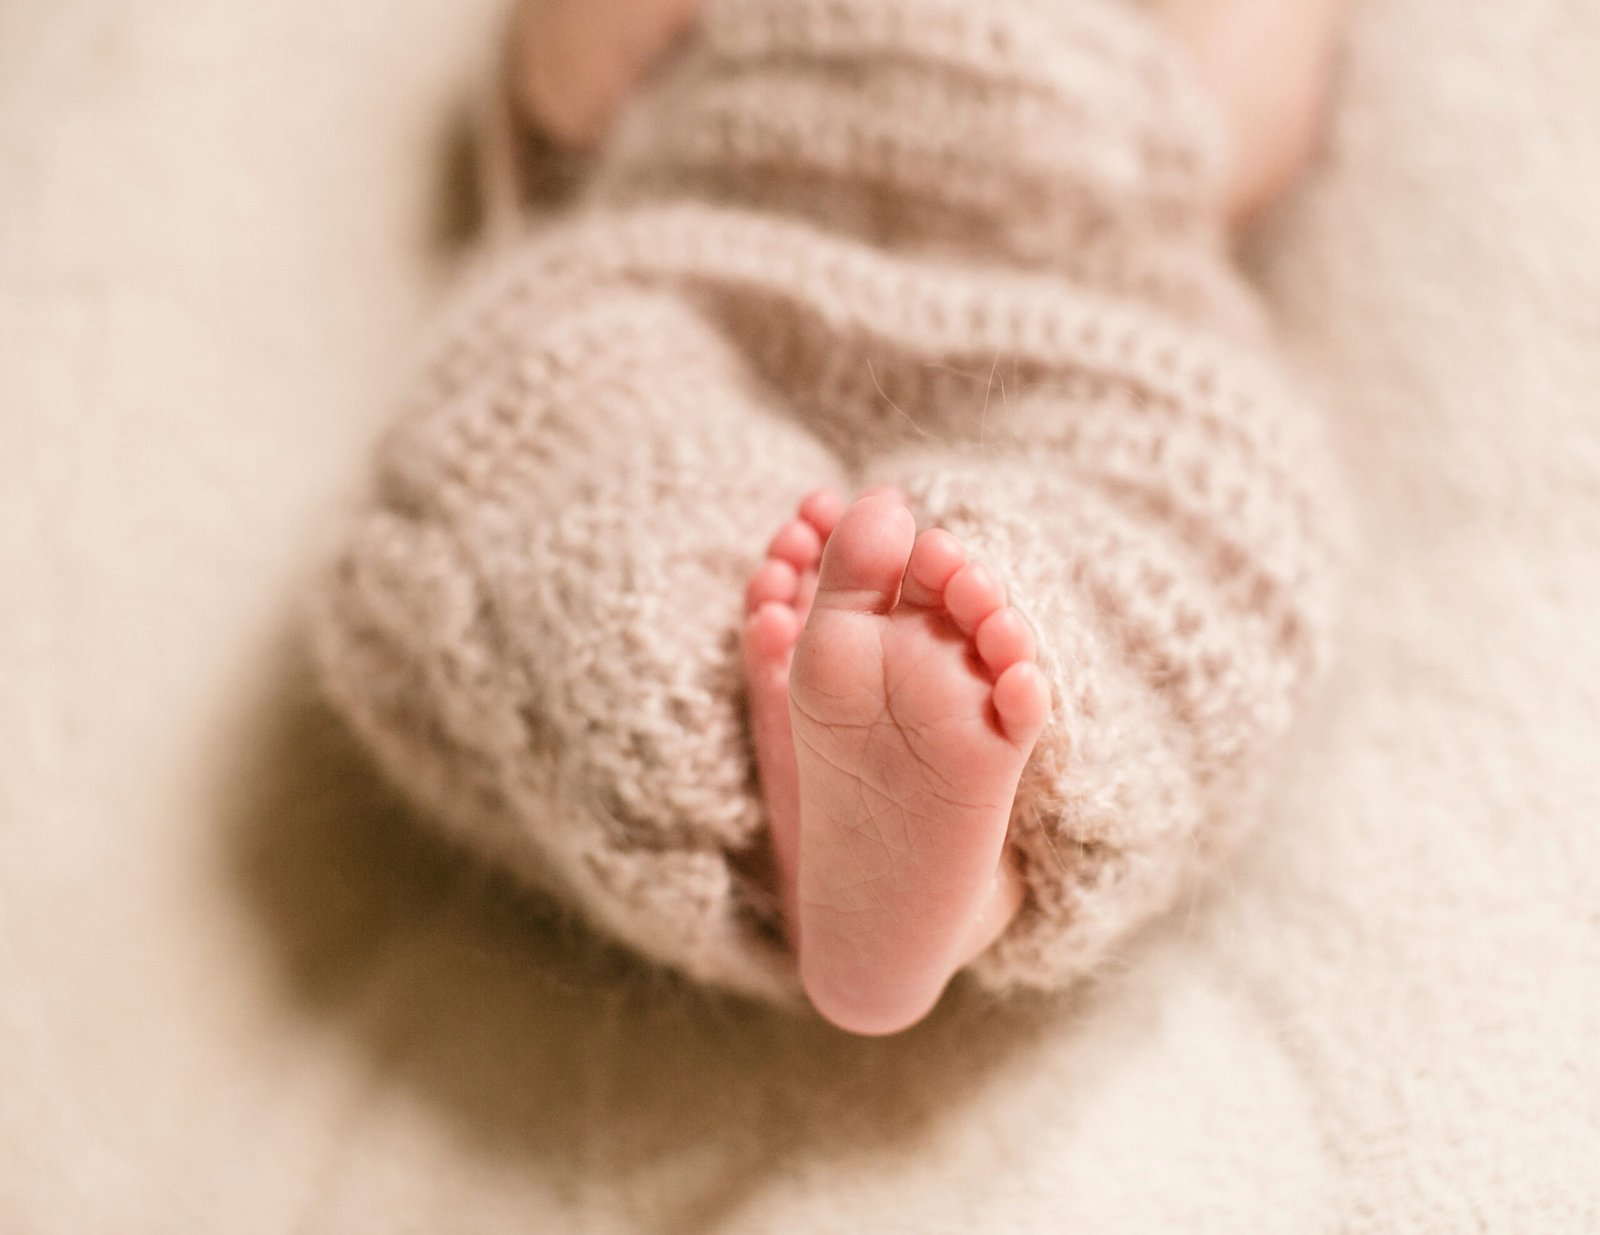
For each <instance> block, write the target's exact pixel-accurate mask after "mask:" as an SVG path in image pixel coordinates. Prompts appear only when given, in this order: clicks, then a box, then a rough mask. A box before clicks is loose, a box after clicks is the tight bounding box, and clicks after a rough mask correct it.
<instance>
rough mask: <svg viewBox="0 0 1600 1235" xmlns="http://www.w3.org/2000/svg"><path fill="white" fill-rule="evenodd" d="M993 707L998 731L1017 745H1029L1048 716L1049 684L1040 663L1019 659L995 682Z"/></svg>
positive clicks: (1036, 738)
mask: <svg viewBox="0 0 1600 1235" xmlns="http://www.w3.org/2000/svg"><path fill="white" fill-rule="evenodd" d="M993 699H994V710H995V717H996V719H997V720H998V721H999V724H1000V731H1001V732H1002V733H1004V734H1005V735H1006V737H1007V738H1009V739H1010V740H1011V742H1012V743H1013V744H1014V745H1016V746H1019V747H1031V746H1032V745H1033V743H1034V742H1035V741H1037V740H1038V737H1039V732H1040V730H1042V729H1043V728H1044V723H1045V721H1046V720H1047V719H1049V716H1050V686H1049V684H1048V683H1047V682H1046V681H1045V680H1044V674H1043V673H1042V672H1040V669H1039V666H1038V665H1036V664H1034V663H1033V662H1032V661H1031V660H1019V661H1017V662H1016V663H1015V664H1014V665H1012V666H1011V668H1009V669H1007V670H1006V671H1005V672H1004V673H1002V674H1001V675H1000V676H999V678H998V679H996V681H995V684H994V694H993Z"/></svg>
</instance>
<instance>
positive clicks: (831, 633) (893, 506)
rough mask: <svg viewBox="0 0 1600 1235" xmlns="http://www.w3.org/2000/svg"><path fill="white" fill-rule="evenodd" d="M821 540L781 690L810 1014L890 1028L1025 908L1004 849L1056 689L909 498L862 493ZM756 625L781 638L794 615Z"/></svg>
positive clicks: (987, 590)
mask: <svg viewBox="0 0 1600 1235" xmlns="http://www.w3.org/2000/svg"><path fill="white" fill-rule="evenodd" d="M829 530H830V531H831V535H829V536H828V537H827V538H826V549H825V552H823V553H822V555H821V562H820V566H819V567H816V568H815V569H816V570H817V579H816V582H815V584H814V586H813V587H808V588H806V589H802V587H801V585H800V583H799V581H798V578H797V580H796V582H795V584H794V591H795V593H796V594H797V595H798V594H800V593H801V592H802V590H805V591H808V592H812V593H814V595H810V596H808V599H809V600H810V602H811V604H810V615H809V617H808V619H807V620H806V622H805V625H804V629H803V631H802V632H801V634H800V636H799V641H798V644H796V645H795V650H794V655H793V667H792V671H791V673H790V674H789V682H788V696H789V705H790V715H791V720H792V735H793V748H794V752H795V759H796V762H795V771H794V778H795V779H794V781H793V789H792V790H790V789H789V787H788V786H785V787H784V791H785V792H786V793H789V792H792V793H793V797H788V798H786V799H785V801H786V802H792V801H798V821H799V826H798V836H797V837H793V838H791V840H790V842H788V843H794V844H795V847H796V849H797V851H798V874H799V884H798V896H797V903H796V904H795V906H794V909H795V914H796V916H795V917H794V918H792V919H791V921H792V922H795V921H797V922H798V923H799V927H800V930H799V937H800V938H799V956H800V973H801V978H802V980H803V981H804V983H805V987H806V991H807V993H808V994H809V996H810V997H811V1000H812V1002H813V1003H814V1004H815V1005H816V1006H817V1008H818V1010H819V1011H821V1012H822V1014H823V1015H824V1016H826V1017H827V1018H828V1019H829V1020H831V1021H833V1022H834V1023H835V1024H837V1025H840V1026H841V1027H843V1028H846V1029H850V1030H853V1031H855V1032H858V1033H874V1034H878V1033H893V1032H896V1031H897V1030H900V1029H904V1028H906V1027H907V1026H909V1025H912V1024H914V1023H915V1022H916V1021H918V1020H920V1019H921V1018H922V1017H923V1016H924V1015H925V1014H926V1013H927V1012H928V1010H929V1009H930V1008H931V1007H932V1006H933V1004H934V1002H935V1001H936V1000H937V999H938V997H939V994H940V992H941V991H942V990H943V989H944V986H945V984H946V983H947V982H948V981H949V979H950V977H951V975H952V974H953V973H954V972H955V971H956V969H957V968H959V966H960V965H962V964H963V963H965V961H966V960H968V959H970V957H971V955H973V953H974V952H975V951H976V950H977V949H978V947H981V946H983V945H986V944H987V943H988V942H989V941H990V939H992V937H993V936H994V935H995V934H998V932H999V930H1000V929H1003V927H1004V925H1005V923H1006V921H1008V920H1009V917H1010V915H1011V913H1012V912H1014V911H1015V908H1016V904H1017V900H1018V896H1019V894H1018V889H1017V884H1016V878H1015V875H1014V874H1013V873H1012V872H1011V871H1010V869H1009V867H1008V866H1007V865H1005V863H1004V862H1003V860H1002V852H1003V847H1004V842H1005V836H1006V828H1007V824H1008V821H1009V819H1010V814H1011V806H1012V801H1013V799H1014V797H1015V796H1016V790H1017V782H1018V779H1019V777H1020V776H1021V774H1022V769H1023V765H1024V764H1025V763H1026V762H1027V759H1028V756H1029V755H1030V754H1031V753H1032V751H1033V746H1034V743H1035V741H1036V740H1037V739H1038V737H1039V733H1040V731H1041V729H1043V727H1044V723H1045V719H1046V717H1047V715H1048V713H1049V707H1050V700H1049V691H1048V688H1047V686H1046V684H1045V681H1044V676H1043V674H1042V673H1041V672H1040V671H1039V668H1038V666H1037V665H1036V664H1035V663H1034V642H1033V635H1032V633H1031V632H1030V630H1029V629H1028V626H1027V624H1026V623H1025V622H1024V621H1023V619H1022V617H1021V616H1020V615H1019V614H1018V613H1016V612H1015V611H1014V610H1012V609H1009V608H1007V606H1006V602H1005V594H1004V591H1003V589H1002V588H1001V586H1000V584H999V583H998V582H997V581H996V580H995V578H994V577H993V576H992V575H991V574H990V573H989V572H988V571H986V570H985V569H984V568H983V567H982V566H978V565H976V564H973V563H969V562H968V561H967V560H966V553H965V551H964V550H963V549H962V547H961V544H960V543H959V542H958V541H957V540H956V539H955V537H953V536H952V535H950V534H949V533H948V532H944V531H930V532H926V533H924V534H923V535H922V536H921V537H917V536H916V526H915V522H914V520H913V519H912V516H911V512H910V510H908V509H907V508H906V505H905V502H904V500H903V499H902V498H901V497H899V496H898V495H894V494H880V495H876V496H870V497H864V498H862V499H861V500H859V501H857V502H856V503H855V504H854V505H853V506H851V507H850V508H849V510H848V511H845V512H844V513H843V515H842V516H841V517H839V518H838V520H837V524H836V526H833V527H831V528H830V529H829ZM817 539H818V542H819V543H820V542H821V541H822V539H823V538H822V537H821V536H820V535H819V536H818V538H817ZM808 543H809V542H808ZM806 560H807V561H808V562H809V557H807V559H806ZM778 573H782V572H781V571H780V572H778ZM798 573H799V572H798V570H797V575H798ZM779 582H781V583H782V584H783V586H784V588H787V587H788V582H787V575H784V577H783V579H782V580H777V579H776V578H775V580H774V582H773V584H772V586H773V588H774V590H777V589H778V584H779ZM752 586H754V585H752ZM758 618H759V619H760V620H761V621H763V622H765V623H770V624H771V628H770V629H771V634H772V636H773V638H774V640H776V638H777V637H778V636H779V635H787V634H788V633H789V632H790V631H792V630H793V629H794V628H795V625H796V624H797V623H798V620H799V614H798V612H780V613H773V614H771V615H770V616H768V617H766V618H761V617H760V614H758ZM780 622H781V623H782V626H781V629H780V626H779V623H780ZM752 642H754V640H752ZM758 740H759V738H758ZM773 762H774V763H775V762H776V759H775V758H774V759H773ZM762 766H763V774H764V775H765V774H766V768H767V766H768V765H767V763H765V762H764V763H763V765H762ZM976 935H982V936H983V937H982V938H981V939H980V940H979V941H978V943H977V946H976V947H975V946H974V938H975V936H976Z"/></svg>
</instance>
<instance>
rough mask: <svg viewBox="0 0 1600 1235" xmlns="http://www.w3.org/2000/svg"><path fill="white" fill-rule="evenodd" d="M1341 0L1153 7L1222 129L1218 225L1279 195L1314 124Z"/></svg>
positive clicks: (1184, 2)
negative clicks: (1221, 217)
mask: <svg viewBox="0 0 1600 1235" xmlns="http://www.w3.org/2000/svg"><path fill="white" fill-rule="evenodd" d="M1347 3H1348V0H1160V11H1161V16H1162V18H1163V20H1164V21H1165V22H1166V24H1167V26H1168V28H1169V29H1170V30H1172V32H1173V33H1174V34H1175V35H1176V36H1177V37H1178V39H1179V40H1180V41H1181V42H1183V43H1184V44H1185V45H1186V46H1187V47H1188V49H1189V52H1190V55H1191V58H1192V60H1193V65H1194V69H1195V72H1196V74H1197V76H1198V77H1199V79H1200V81H1201V83H1202V84H1203V85H1204V86H1205V87H1206V88H1207V90H1208V91H1209V92H1210V94H1211V96H1212V98H1213V99H1215V100H1216V102H1217V103H1218V104H1219V105H1220V107H1221V110H1222V114H1223V118H1224V121H1225V123H1226V124H1227V127H1228V136H1229V156H1230V157H1229V159H1228V161H1227V165H1226V168H1225V175H1224V179H1223V184H1222V189H1223V203H1222V205H1223V209H1224V210H1225V211H1226V213H1227V215H1228V218H1229V219H1230V220H1231V221H1233V222H1235V223H1239V222H1242V221H1245V220H1247V219H1248V218H1249V217H1250V216H1252V215H1254V214H1255V213H1257V212H1258V211H1259V210H1261V209H1262V208H1263V207H1265V206H1267V205H1269V204H1270V203H1271V202H1272V200H1273V199H1274V198H1276V197H1277V196H1278V195H1279V194H1280V193H1282V192H1283V190H1284V189H1286V188H1287V187H1288V186H1289V185H1290V184H1291V183H1292V182H1293V180H1294V178H1295V176H1296V175H1297V174H1298V173H1299V172H1300V170H1301V168H1302V167H1303V166H1304V165H1305V162H1306V160H1307V158H1308V157H1309V156H1310V152H1311V147H1312V143H1313V142H1314V140H1315V138H1316V134H1317V132H1318V130H1319V129H1320V127H1321V122H1322V113H1323V107H1324V102H1325V98H1326V95H1327V90H1328V78H1329V75H1330V73H1331V70H1332V63H1333V50H1334V46H1335V43H1336V41H1337V38H1338V34H1339V30H1340V28H1341V26H1342V23H1343V18H1344V9H1345V6H1346V4H1347Z"/></svg>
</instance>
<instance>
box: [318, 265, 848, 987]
mask: <svg viewBox="0 0 1600 1235" xmlns="http://www.w3.org/2000/svg"><path fill="white" fill-rule="evenodd" d="M561 252H562V249H561V246H559V245H558V246H554V247H553V248H550V249H544V248H536V249H534V250H531V251H530V252H529V253H525V254H520V255H519V254H516V253H505V254H502V255H501V256H500V259H499V264H498V265H497V266H496V267H494V268H493V269H492V271H491V277H490V278H488V279H486V280H484V281H483V282H482V283H481V284H480V285H479V287H478V293H477V295H476V296H475V297H474V298H473V299H472V300H471V301H470V302H469V303H468V304H467V305H465V306H462V307H459V308H458V310H457V312H455V313H454V314H453V315H452V318H453V320H454V321H455V322H456V326H455V328H454V329H453V330H452V332H451V333H450V335H449V336H448V337H447V339H446V341H445V344H444V346H443V347H442V348H441V349H440V354H439V359H438V363H437V364H436V365H435V366H434V369H433V372H432V373H431V374H430V377H429V380H428V381H426V382H424V384H423V387H422V391H421V394H420V397H419V399H418V401H417V405H416V406H415V408H414V409H413V410H412V411H411V413H410V414H409V416H408V417H407V418H406V420H405V421H404V422H403V423H402V424H401V425H400V427H399V429H398V430H397V432H395V433H394V434H393V435H392V437H391V439H390V440H389V441H388V442H387V443H386V446H385V450H384V452H383V455H382V457H381V460H380V469H379V477H378V490H377V494H376V497H375V500H374V501H373V502H372V504H371V506H370V507H369V509H368V510H367V511H366V512H364V513H363V514H362V515H361V516H360V518H359V520H358V522H357V525H356V529H355V534H354V535H353V537H352V538H351V540H350V542H349V545H348V547H347V548H346V550H345V552H344V553H343V555H342V557H341V558H340V560H339V561H338V563H337V565H336V567H335V569H333V570H332V571H331V572H330V573H329V575H328V576H327V578H326V580H325V581H324V584H323V586H322V588H321V589H320V591H319V593H318V595H317V598H316V601H317V603H316V620H315V622H314V626H313V629H314V634H315V642H316V650H317V653H318V660H319V662H320V666H321V669H322V673H323V678H324V681H325V683H326V686H327V690H328V692H329V694H330V695H331V697H332V699H333V700H334V702H335V703H336V704H337V705H339V707H340V708H341V710H342V711H343V712H344V713H345V714H346V715H347V716H348V717H349V718H350V720H351V721H352V722H353V724H354V726H355V727H356V729H357V730H358V731H359V732H360V733H361V735H362V736H363V737H364V738H365V739H366V741H367V744H368V745H369V746H370V747H371V748H372V750H373V751H374V752H375V754H376V755H377V757H378V759H379V761H380V762H381V763H382V765H383V766H384V767H385V769H386V770H387V771H388V772H389V774H390V775H391V776H392V777H393V778H394V779H395V780H396V781H397V782H398V783H399V784H400V785H401V786H402V787H404V788H406V789H407V790H409V791H410V793H411V795H412V796H413V797H414V798H416V799H417V800H419V801H420V803H421V804H422V805H423V806H424V807H425V808H426V809H427V810H428V811H429V812H430V813H431V814H433V815H435V816H436V817H437V818H438V819H439V820H440V821H441V822H442V823H443V824H445V825H446V826H447V827H448V829H449V830H450V831H451V832H453V833H454V834H455V835H456V836H457V837H458V838H459V839H461V840H462V841H464V842H467V843H469V844H470V845H471V846H472V847H473V848H474V849H475V850H477V851H478V852H479V853H480V854H484V855H486V856H488V857H490V858H492V859H495V860H497V861H498V862H500V863H502V864H504V865H506V866H508V867H510V868H511V869H512V870H514V871H515V872H517V873H518V874H519V875H521V876H522V877H523V878H524V879H526V880H527V881H529V882H531V883H534V884H536V885H538V886H541V887H543V888H546V889H548V890H549V891H551V892H552V893H554V894H555V895H557V896H558V897H560V898H561V899H562V900H564V901H566V902H568V903H569V904H570V905H572V906H574V907H577V908H579V909H580V910H581V911H582V912H583V913H584V915H585V916H586V917H587V918H588V919H589V920H590V921H591V922H592V923H593V924H594V925H596V926H598V927H599V928H600V929H602V930H603V931H605V932H607V933H609V934H610V935H612V936H613V937H615V938H618V939H620V940H622V941H624V942H626V943H628V944H629V945H631V946H633V947H634V948H636V949H638V950H639V951H641V952H644V953H646V954H648V955H651V956H653V957H656V958H658V959H660V960H663V961H665V962H668V963H670V964H673V965H675V966H677V967H678V968H680V969H682V970H683V971H684V972H686V973H688V974H690V975H692V976H694V977H695V978H697V979H699V980H701V981H706V982H711V983H715V984H717V985H721V986H725V987H732V988H736V989H741V990H745V991H749V992H752V993H760V994H762V995H765V996H768V997H775V998H785V997H790V996H792V994H793V992H794V991H795V990H796V983H795V980H794V975H793V963H792V960H791V959H790V958H789V957H788V956H787V954H786V950H785V949H784V947H783V946H782V941H781V937H780V930H779V924H778V912H777V906H776V904H775V903H774V900H773V898H772V896H771V894H770V890H769V889H770V887H771V875H770V871H769V870H768V869H766V867H767V862H766V858H765V854H766V851H767V845H766V837H765V829H764V817H763V811H762V806H761V800H760V796H759V794H758V792H757V788H756V784H755V777H754V772H753V767H752V761H751V758H750V745H749V737H748V724H747V719H746V715H745V709H744V704H743V699H744V690H743V682H742V673H741V663H740V648H739V632H740V627H741V623H742V618H743V614H742V609H741V603H740V594H741V591H742V589H743V587H744V583H745V580H746V578H747V577H748V576H749V574H750V572H751V571H752V570H753V569H754V567H755V565H756V562H757V561H758V560H759V554H760V544H759V542H752V540H751V535H750V529H751V528H752V527H759V526H762V525H775V524H776V523H777V522H778V520H779V519H780V518H781V517H782V515H783V512H784V511H785V510H792V509H793V504H794V502H795V501H797V500H798V498H799V495H800V494H801V493H803V492H804V491H805V489H806V488H807V487H808V486H811V485H814V484H816V483H818V482H819V481H821V482H824V483H828V482H832V483H835V484H837V483H838V482H839V480H840V479H841V473H840V469H839V467H838V465H837V463H836V462H835V460H834V459H833V457H832V456H831V454H830V453H829V452H828V451H827V450H825V449H824V448H823V447H821V446H820V445H819V444H818V443H817V442H816V441H815V440H814V439H813V438H812V437H810V436H809V435H808V434H807V433H805V432H804V431H802V430H801V429H799V428H798V427H797V426H796V425H795V424H794V423H793V422H792V421H791V420H788V419H786V418H785V417H783V416H782V415H781V414H779V413H777V412H775V411H774V410H772V408H771V406H770V404H769V403H768V396H767V395H765V394H764V393H763V392H762V390H761V389H760V387H759V385H758V384H757V383H755V382H754V381H753V380H752V379H751V378H750V377H749V375H748V373H747V371H746V368H745V365H744V362H743V361H742V360H741V359H740V358H739V356H738V355H737V354H736V353H735V352H734V351H733V349H731V348H730V347H729V345H728V344H727V342H726V341H725V340H724V339H723V338H722V337H721V336H720V335H719V334H718V333H717V332H715V331H714V330H712V329H711V328H710V327H708V326H707V325H705V324H704V323H703V322H702V321H701V320H700V319H699V318H698V317H697V316H696V314H695V313H694V312H693V311H692V310H691V309H690V308H688V307H687V306H686V305H685V304H684V303H683V302H682V301H681V300H680V299H678V298H677V297H675V296H673V295H670V294H667V293H661V292H649V291H641V290H638V289H626V288H618V287H615V286H612V287H607V286H603V285H600V284H599V283H598V281H596V280H593V279H587V278H586V279H584V280H582V281H573V280H572V279H570V278H568V279H566V281H565V282H564V281H563V276H562V275H561V273H560V270H559V259H560V254H561Z"/></svg>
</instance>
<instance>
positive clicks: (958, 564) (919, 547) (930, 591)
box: [901, 528, 967, 608]
mask: <svg viewBox="0 0 1600 1235" xmlns="http://www.w3.org/2000/svg"><path fill="white" fill-rule="evenodd" d="M966 561H967V551H966V550H965V549H963V548H962V547H961V542H960V541H959V540H957V539H956V538H955V537H954V536H952V535H951V534H950V533H949V532H947V531H945V530H944V529H943V528H934V529H932V530H931V531H927V532H924V533H923V534H922V535H921V536H919V537H917V543H916V544H915V545H914V546H913V547H912V550H911V561H910V562H909V563H908V564H907V566H906V580H905V587H904V590H903V592H902V593H901V599H902V601H903V602H904V603H906V604H909V605H920V606H921V607H923V608H932V607H933V606H935V605H937V604H938V603H939V602H940V600H941V599H943V597H944V590H945V586H946V585H947V584H948V583H949V582H950V580H951V578H952V577H953V576H954V575H955V573H956V572H957V571H958V570H960V569H961V568H962V566H964V565H966Z"/></svg>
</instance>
